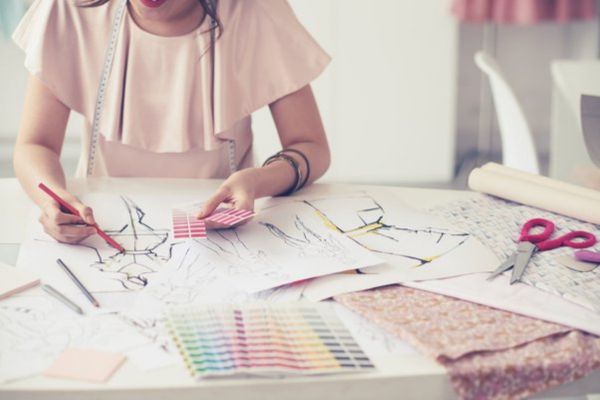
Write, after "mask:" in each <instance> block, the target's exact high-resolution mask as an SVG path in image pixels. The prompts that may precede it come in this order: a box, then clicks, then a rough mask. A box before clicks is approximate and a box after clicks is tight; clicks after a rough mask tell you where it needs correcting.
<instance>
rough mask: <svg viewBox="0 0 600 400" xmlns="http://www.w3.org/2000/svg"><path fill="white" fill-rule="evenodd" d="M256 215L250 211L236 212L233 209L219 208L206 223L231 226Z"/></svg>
mask: <svg viewBox="0 0 600 400" xmlns="http://www.w3.org/2000/svg"><path fill="white" fill-rule="evenodd" d="M255 215H256V213H255V212H254V211H250V210H238V209H235V208H219V209H217V210H215V212H213V213H212V214H211V215H210V216H209V217H207V218H205V220H206V221H210V222H214V223H217V224H220V225H225V226H233V225H235V224H239V223H240V222H242V221H245V220H247V219H250V218H252V217H253V216H255Z"/></svg>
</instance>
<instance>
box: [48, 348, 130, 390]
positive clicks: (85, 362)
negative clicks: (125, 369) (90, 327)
mask: <svg viewBox="0 0 600 400" xmlns="http://www.w3.org/2000/svg"><path fill="white" fill-rule="evenodd" d="M124 362H125V356H124V355H123V354H119V353H110V352H106V351H97V350H84V349H75V348H69V349H67V350H65V351H64V352H63V353H62V354H61V355H60V356H59V357H58V358H57V359H56V360H55V361H54V364H52V365H51V366H50V368H48V369H47V370H46V372H45V373H44V375H45V376H49V377H53V378H64V379H75V380H80V381H88V382H97V383H102V382H106V381H107V380H108V379H109V378H110V377H111V376H112V375H113V374H114V373H115V372H116V371H117V370H118V369H119V367H120V366H121V365H123V363H124Z"/></svg>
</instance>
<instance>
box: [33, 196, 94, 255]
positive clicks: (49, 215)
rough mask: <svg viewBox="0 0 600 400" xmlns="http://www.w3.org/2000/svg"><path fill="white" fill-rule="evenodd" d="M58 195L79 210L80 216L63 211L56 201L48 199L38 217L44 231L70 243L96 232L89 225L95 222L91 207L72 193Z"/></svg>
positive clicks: (60, 240)
mask: <svg viewBox="0 0 600 400" xmlns="http://www.w3.org/2000/svg"><path fill="white" fill-rule="evenodd" d="M60 196H61V197H62V198H63V199H65V201H66V202H68V203H69V204H71V205H72V206H73V207H74V208H75V209H76V210H77V211H79V214H80V215H81V217H79V216H77V215H73V214H69V213H65V212H64V210H62V209H61V208H60V205H59V204H58V203H57V202H56V201H54V200H49V201H48V202H46V203H44V204H43V205H42V207H41V209H42V214H41V215H40V218H39V221H40V223H41V224H42V226H43V227H44V231H45V232H46V233H47V234H48V235H50V236H52V237H53V238H54V239H56V240H58V241H59V242H63V243H71V244H73V243H79V242H81V241H82V240H83V239H85V238H87V237H88V236H90V235H93V234H94V233H96V228H94V227H93V226H91V225H94V224H95V223H96V221H95V220H94V213H93V211H92V209H91V208H90V207H88V206H86V205H85V204H83V203H81V202H80V201H79V200H78V199H77V198H76V197H75V196H73V195H70V194H63V193H61V194H60Z"/></svg>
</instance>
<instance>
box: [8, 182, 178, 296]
mask: <svg viewBox="0 0 600 400" xmlns="http://www.w3.org/2000/svg"><path fill="white" fill-rule="evenodd" d="M81 200H82V201H83V202H84V203H85V204H88V205H89V206H90V207H92V209H93V210H94V215H95V218H96V220H97V221H98V223H99V224H100V226H101V227H102V229H104V230H105V232H106V233H107V234H108V235H110V236H111V237H113V238H114V239H115V240H117V242H119V243H120V244H121V245H122V246H123V247H125V249H126V252H125V253H119V252H118V251H117V250H115V249H114V248H112V247H110V246H109V245H108V244H106V242H104V241H103V240H102V239H101V238H100V237H99V236H98V235H93V236H90V237H89V238H87V239H86V240H84V241H82V242H81V243H80V244H78V245H69V244H64V243H58V242H57V241H56V240H54V239H53V238H51V237H50V236H48V235H46V234H45V233H44V232H43V231H42V228H41V226H40V224H39V222H38V221H37V214H38V213H39V212H36V213H32V215H31V223H30V229H29V232H30V234H29V238H28V239H27V240H26V241H25V242H24V243H23V244H22V245H21V248H20V251H19V258H18V260H17V267H18V268H22V269H26V270H29V271H32V272H34V273H35V274H36V275H39V276H42V277H43V279H44V282H45V283H48V284H50V285H52V286H54V287H55V288H56V289H58V290H59V291H61V292H63V293H65V294H74V293H78V292H79V290H78V289H77V287H75V285H73V283H72V282H70V280H69V279H68V277H67V276H66V274H65V273H64V272H63V271H62V270H61V269H60V268H58V266H57V265H56V259H57V258H61V259H62V260H63V261H64V262H65V263H66V264H67V266H69V268H70V269H71V270H72V271H73V272H74V273H75V275H77V277H78V278H79V279H80V280H81V281H82V282H83V284H84V285H85V286H86V287H87V288H88V290H90V291H91V292H121V291H136V290H139V289H141V288H143V287H144V286H146V285H147V283H148V282H149V281H150V280H151V279H152V278H153V277H154V276H155V275H156V272H158V271H160V270H161V269H162V268H163V267H164V266H165V265H166V263H167V262H168V260H169V258H170V257H171V251H172V248H173V247H174V246H176V245H177V243H179V242H172V240H171V237H170V236H171V215H170V209H169V207H168V206H165V204H169V198H164V197H160V196H136V197H135V198H134V197H131V196H125V195H123V196H118V195H108V194H89V195H84V196H82V197H81Z"/></svg>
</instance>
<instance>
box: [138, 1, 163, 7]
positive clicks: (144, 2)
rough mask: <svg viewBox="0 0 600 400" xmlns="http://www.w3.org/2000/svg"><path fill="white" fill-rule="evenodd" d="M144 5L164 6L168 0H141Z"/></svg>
mask: <svg viewBox="0 0 600 400" xmlns="http://www.w3.org/2000/svg"><path fill="white" fill-rule="evenodd" d="M140 1H141V2H142V4H143V5H145V6H146V7H150V8H157V7H160V6H162V5H163V4H164V3H165V1H167V0H140Z"/></svg>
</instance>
